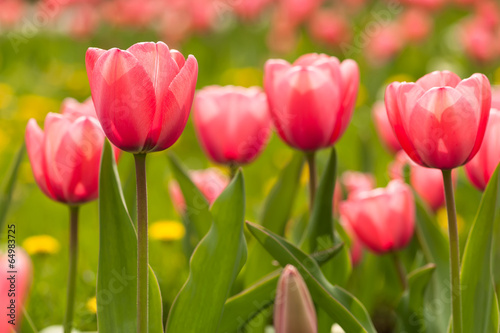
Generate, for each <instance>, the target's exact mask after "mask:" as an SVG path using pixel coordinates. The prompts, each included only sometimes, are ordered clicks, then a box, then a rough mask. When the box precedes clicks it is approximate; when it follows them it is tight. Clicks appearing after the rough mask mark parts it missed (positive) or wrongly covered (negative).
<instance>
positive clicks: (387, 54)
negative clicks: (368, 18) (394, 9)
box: [364, 22, 404, 66]
mask: <svg viewBox="0 0 500 333" xmlns="http://www.w3.org/2000/svg"><path fill="white" fill-rule="evenodd" d="M403 47H404V40H403V34H402V31H401V28H400V27H399V26H398V25H397V24H396V23H394V22H391V23H390V24H387V25H385V26H382V27H380V29H379V30H378V32H377V33H374V34H373V36H371V38H369V39H368V41H367V43H366V48H365V50H364V53H365V57H366V59H367V60H368V61H369V62H370V63H371V64H372V65H374V66H380V65H383V64H385V63H386V62H387V61H389V60H390V59H391V58H393V57H394V56H395V55H396V54H397V53H399V52H400V51H401V49H402V48H403Z"/></svg>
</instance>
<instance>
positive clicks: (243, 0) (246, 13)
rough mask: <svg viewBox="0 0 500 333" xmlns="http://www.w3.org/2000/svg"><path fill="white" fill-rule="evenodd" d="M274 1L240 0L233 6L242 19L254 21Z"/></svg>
mask: <svg viewBox="0 0 500 333" xmlns="http://www.w3.org/2000/svg"><path fill="white" fill-rule="evenodd" d="M273 1H274V0H238V1H234V2H233V3H232V4H231V5H232V6H233V10H234V11H235V13H236V14H238V15H239V16H241V17H244V18H248V19H254V18H256V17H257V16H259V14H260V13H261V12H262V11H263V10H264V9H265V8H266V7H267V6H268V5H269V4H270V3H272V2H273Z"/></svg>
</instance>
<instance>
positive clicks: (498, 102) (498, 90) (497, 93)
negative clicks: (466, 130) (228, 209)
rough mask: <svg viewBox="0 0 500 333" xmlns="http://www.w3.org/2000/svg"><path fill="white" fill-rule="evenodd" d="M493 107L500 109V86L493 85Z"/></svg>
mask: <svg viewBox="0 0 500 333" xmlns="http://www.w3.org/2000/svg"><path fill="white" fill-rule="evenodd" d="M491 108H492V109H497V110H500V86H493V87H491Z"/></svg>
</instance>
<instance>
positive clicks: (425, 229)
mask: <svg viewBox="0 0 500 333" xmlns="http://www.w3.org/2000/svg"><path fill="white" fill-rule="evenodd" d="M414 196H415V203H416V215H417V221H418V223H416V230H415V231H416V235H417V238H418V242H419V244H420V246H421V248H422V251H423V253H424V256H425V258H426V260H427V262H429V263H434V264H435V265H436V272H435V274H433V275H432V277H431V280H430V286H429V288H427V290H426V297H425V304H426V307H432V306H435V305H433V304H435V303H436V302H437V301H436V300H440V299H442V296H441V295H442V293H443V291H444V290H446V291H448V292H450V259H449V253H450V252H449V243H448V239H447V238H446V237H445V235H444V234H443V233H442V232H441V230H440V229H439V226H438V224H437V222H436V220H435V218H434V217H433V216H431V213H430V212H429V210H428V208H427V207H426V206H425V204H424V203H423V201H422V199H420V197H419V196H418V195H417V194H416V193H414ZM443 302H444V303H443ZM424 315H425V317H426V328H427V332H430V333H431V332H432V333H440V332H446V330H447V327H448V325H449V322H450V317H451V305H450V304H449V301H448V300H446V301H441V302H440V306H439V315H436V314H435V313H433V312H432V311H425V312H424Z"/></svg>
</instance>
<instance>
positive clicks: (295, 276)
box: [274, 265, 318, 333]
mask: <svg viewBox="0 0 500 333" xmlns="http://www.w3.org/2000/svg"><path fill="white" fill-rule="evenodd" d="M274 329H275V330H276V333H316V332H317V331H318V324H317V319H316V310H315V309H314V304H313V302H312V299H311V295H310V294H309V290H307V286H306V283H305V282H304V279H302V276H300V273H299V272H298V271H297V269H296V268H295V267H294V266H292V265H287V266H286V267H285V269H284V270H283V272H282V273H281V277H280V279H279V281H278V286H277V289H276V300H275V302H274Z"/></svg>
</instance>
